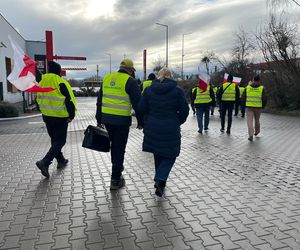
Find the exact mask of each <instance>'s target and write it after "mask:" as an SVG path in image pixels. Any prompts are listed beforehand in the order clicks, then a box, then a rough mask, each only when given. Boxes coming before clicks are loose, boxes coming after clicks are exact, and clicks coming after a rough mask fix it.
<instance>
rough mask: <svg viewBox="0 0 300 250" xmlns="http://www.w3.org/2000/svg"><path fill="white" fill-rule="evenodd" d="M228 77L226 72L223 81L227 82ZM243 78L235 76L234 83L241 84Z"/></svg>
mask: <svg viewBox="0 0 300 250" xmlns="http://www.w3.org/2000/svg"><path fill="white" fill-rule="evenodd" d="M227 77H228V74H227V73H225V74H224V81H223V82H227ZM241 80H242V78H240V77H236V76H234V77H233V81H232V83H234V84H235V85H239V84H240V83H241Z"/></svg>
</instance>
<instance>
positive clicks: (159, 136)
mask: <svg viewBox="0 0 300 250" xmlns="http://www.w3.org/2000/svg"><path fill="white" fill-rule="evenodd" d="M139 110H140V112H142V114H143V115H144V141H143V151H146V152H150V153H154V154H157V155H159V156H162V157H166V158H174V157H177V156H178V155H179V153H180V144H181V135H180V125H181V124H183V123H184V122H185V121H186V118H187V116H188V114H189V106H188V103H187V101H186V99H185V96H184V93H183V91H182V89H181V88H180V87H179V86H177V83H176V82H175V81H173V80H171V79H168V78H166V79H164V80H163V81H162V82H160V81H158V80H155V81H153V83H152V85H151V86H149V87H147V88H146V89H145V91H144V93H143V95H142V98H141V101H140V103H139Z"/></svg>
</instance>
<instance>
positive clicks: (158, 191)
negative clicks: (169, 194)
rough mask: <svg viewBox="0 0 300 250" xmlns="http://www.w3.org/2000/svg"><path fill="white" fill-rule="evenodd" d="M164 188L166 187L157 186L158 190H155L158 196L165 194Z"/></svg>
mask: <svg viewBox="0 0 300 250" xmlns="http://www.w3.org/2000/svg"><path fill="white" fill-rule="evenodd" d="M164 190H165V188H164V187H159V186H158V187H156V190H155V194H156V195H157V196H158V197H162V196H163V194H164Z"/></svg>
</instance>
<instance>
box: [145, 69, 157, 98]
mask: <svg viewBox="0 0 300 250" xmlns="http://www.w3.org/2000/svg"><path fill="white" fill-rule="evenodd" d="M155 79H156V76H155V74H154V73H150V74H149V75H148V78H147V80H146V81H144V82H143V84H142V85H141V87H142V89H141V90H142V93H143V92H144V90H145V88H147V87H149V86H150V85H151V84H152V81H153V80H155Z"/></svg>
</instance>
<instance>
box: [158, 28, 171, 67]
mask: <svg viewBox="0 0 300 250" xmlns="http://www.w3.org/2000/svg"><path fill="white" fill-rule="evenodd" d="M155 24H157V25H160V26H163V27H165V28H166V67H168V55H169V48H168V47H169V26H168V25H166V24H163V23H155Z"/></svg>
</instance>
